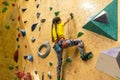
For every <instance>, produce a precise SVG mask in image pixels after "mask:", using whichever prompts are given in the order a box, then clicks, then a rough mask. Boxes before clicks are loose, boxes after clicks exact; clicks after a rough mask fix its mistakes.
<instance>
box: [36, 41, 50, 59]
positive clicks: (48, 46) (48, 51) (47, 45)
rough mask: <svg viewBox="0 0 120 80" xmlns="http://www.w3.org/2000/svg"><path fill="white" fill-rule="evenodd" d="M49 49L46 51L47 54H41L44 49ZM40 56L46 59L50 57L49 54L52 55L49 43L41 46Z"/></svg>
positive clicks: (39, 49)
mask: <svg viewBox="0 0 120 80" xmlns="http://www.w3.org/2000/svg"><path fill="white" fill-rule="evenodd" d="M44 47H45V48H47V50H46V52H45V53H44V54H43V53H41V50H42V49H43V48H44ZM37 53H38V55H39V56H40V57H41V58H46V57H47V56H48V55H49V53H50V44H49V42H45V43H43V44H42V45H40V47H39V48H38V52H37Z"/></svg>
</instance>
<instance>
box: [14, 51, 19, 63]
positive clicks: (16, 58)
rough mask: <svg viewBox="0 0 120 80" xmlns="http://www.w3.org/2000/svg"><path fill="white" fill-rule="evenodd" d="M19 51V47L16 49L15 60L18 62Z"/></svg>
mask: <svg viewBox="0 0 120 80" xmlns="http://www.w3.org/2000/svg"><path fill="white" fill-rule="evenodd" d="M18 53H19V51H18V49H17V50H16V51H15V53H14V61H15V62H16V63H17V62H18Z"/></svg>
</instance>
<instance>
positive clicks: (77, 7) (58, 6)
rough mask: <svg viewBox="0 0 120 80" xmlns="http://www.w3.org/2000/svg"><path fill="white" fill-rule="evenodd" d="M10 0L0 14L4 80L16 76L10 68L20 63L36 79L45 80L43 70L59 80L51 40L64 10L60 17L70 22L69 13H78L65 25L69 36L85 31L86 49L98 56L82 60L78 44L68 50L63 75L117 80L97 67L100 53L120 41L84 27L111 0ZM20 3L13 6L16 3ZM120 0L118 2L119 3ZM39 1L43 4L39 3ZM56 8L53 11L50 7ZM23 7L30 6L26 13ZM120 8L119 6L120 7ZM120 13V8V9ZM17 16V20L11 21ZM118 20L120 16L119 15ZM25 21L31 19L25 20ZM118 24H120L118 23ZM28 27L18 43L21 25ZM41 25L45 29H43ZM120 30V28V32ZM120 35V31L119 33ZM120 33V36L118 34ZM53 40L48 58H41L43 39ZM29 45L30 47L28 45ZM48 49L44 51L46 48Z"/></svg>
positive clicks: (0, 63) (75, 79) (66, 78)
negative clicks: (26, 57) (56, 15)
mask: <svg viewBox="0 0 120 80" xmlns="http://www.w3.org/2000/svg"><path fill="white" fill-rule="evenodd" d="M3 1H4V0H1V1H0V4H1V5H0V10H1V11H2V8H3V7H4V6H5V5H3V4H2V2H3ZM7 1H8V2H9V6H7V7H8V10H7V11H6V12H5V13H0V70H1V71H0V80H13V79H14V77H15V75H14V72H13V70H9V69H8V66H9V65H10V64H13V65H15V66H16V65H18V66H19V68H20V70H23V68H25V72H31V74H32V75H33V78H34V79H33V80H39V78H40V80H41V79H42V72H44V76H45V78H44V80H49V78H48V77H47V73H48V71H50V72H51V74H52V80H56V65H57V57H56V54H55V51H54V50H53V48H52V47H53V45H54V43H52V42H51V25H52V23H51V22H52V19H53V17H54V12H56V11H60V14H59V16H60V17H61V19H62V21H63V22H64V21H66V20H67V18H68V17H70V16H69V14H70V13H71V12H72V13H73V14H74V20H71V21H70V22H69V23H68V24H67V25H66V26H65V28H64V29H65V37H66V38H67V39H76V38H77V33H78V32H83V33H84V35H82V36H81V37H80V38H77V39H82V40H83V41H84V43H85V50H86V52H89V51H92V52H93V54H94V57H93V58H92V59H91V60H89V61H87V62H84V61H82V60H81V59H80V54H79V52H78V51H77V50H76V48H77V47H71V48H68V49H65V50H64V53H63V54H64V67H63V78H64V80H115V79H114V78H112V77H111V76H109V75H107V74H105V73H103V72H101V71H99V70H97V69H96V68H95V65H96V61H97V59H98V55H99V53H100V51H101V50H106V49H109V48H111V47H115V46H118V45H119V44H120V39H119V38H118V41H113V40H110V39H108V38H106V37H103V36H101V35H98V34H96V33H93V32H90V31H87V30H85V29H83V28H82V27H83V25H84V24H85V23H86V22H87V21H88V20H89V19H90V18H91V17H92V16H94V15H96V14H97V13H98V12H99V11H101V10H102V9H103V8H104V7H105V6H107V5H108V4H109V3H110V2H111V0H51V1H50V0H17V1H16V2H14V0H7ZM13 3H15V4H16V5H15V6H14V7H13V6H12V4H13ZM119 3H120V1H118V6H119V5H120V4H119ZM38 4H39V7H38V8H37V7H36V6H37V5H38ZM50 7H52V8H53V9H52V11H50V10H49V8H50ZM22 8H26V11H24V12H22V10H21V9H22ZM118 10H119V7H118ZM36 13H40V17H39V18H37V17H36ZM118 14H119V11H118ZM19 16H20V20H18V17H19ZM11 18H14V21H11ZM43 18H44V19H46V22H45V23H41V19H43ZM118 19H120V17H119V16H118ZM24 21H27V22H26V23H24ZM7 23H9V24H10V29H8V30H7V29H6V28H5V25H6V24H7ZM34 23H38V24H37V27H36V29H35V30H34V31H33V32H32V31H31V26H32V25H33V24H34ZM118 26H120V25H119V23H118ZM18 27H19V28H20V29H22V28H23V29H25V30H26V33H27V34H26V36H25V37H22V36H21V37H20V38H19V42H16V38H17V37H18V34H19V33H20V32H19V31H17V28H18ZM39 28H41V30H40V32H39ZM118 32H120V30H119V31H118ZM118 34H120V33H118ZM33 36H34V37H35V38H36V41H35V42H34V43H32V42H31V37H33ZM118 36H119V35H118ZM45 41H49V42H50V45H51V52H50V54H49V56H48V57H47V58H45V59H42V58H40V57H39V56H38V55H37V50H38V47H39V45H41V44H42V43H43V42H45ZM18 44H19V45H20V48H19V60H18V63H15V61H14V60H13V55H14V52H15V51H16V49H17V45H18ZM25 45H27V48H25ZM43 52H44V50H43ZM29 54H32V55H33V58H34V60H33V62H30V61H28V60H24V58H23V56H24V55H29ZM68 56H69V57H71V58H72V62H71V63H66V62H65V60H66V59H65V58H66V57H68ZM49 62H52V63H53V66H52V67H50V66H49ZM36 69H37V70H38V76H37V77H35V76H34V73H33V72H34V70H36Z"/></svg>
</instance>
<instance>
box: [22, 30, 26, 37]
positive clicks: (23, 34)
mask: <svg viewBox="0 0 120 80" xmlns="http://www.w3.org/2000/svg"><path fill="white" fill-rule="evenodd" d="M21 34H22V36H23V37H24V36H26V31H25V30H24V29H21Z"/></svg>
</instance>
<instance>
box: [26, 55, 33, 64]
mask: <svg viewBox="0 0 120 80" xmlns="http://www.w3.org/2000/svg"><path fill="white" fill-rule="evenodd" d="M27 59H28V60H29V61H31V62H33V55H32V54H30V55H28V57H27Z"/></svg>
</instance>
